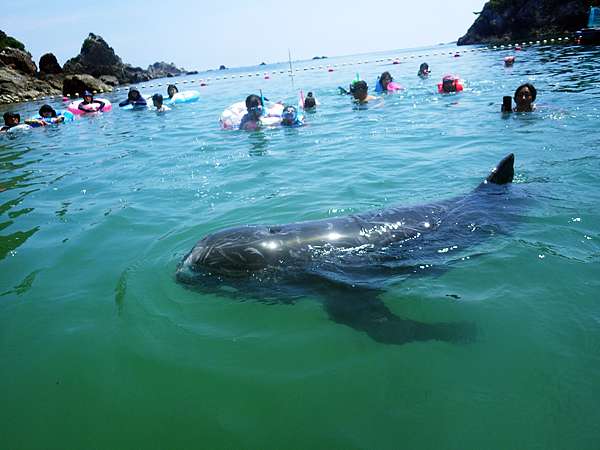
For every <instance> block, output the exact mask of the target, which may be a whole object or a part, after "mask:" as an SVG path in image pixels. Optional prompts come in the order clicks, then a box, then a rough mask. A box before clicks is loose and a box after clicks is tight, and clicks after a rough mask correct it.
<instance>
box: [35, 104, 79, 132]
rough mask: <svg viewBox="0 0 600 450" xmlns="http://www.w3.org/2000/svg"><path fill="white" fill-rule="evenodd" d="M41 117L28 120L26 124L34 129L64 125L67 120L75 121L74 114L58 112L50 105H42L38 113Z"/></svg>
mask: <svg viewBox="0 0 600 450" xmlns="http://www.w3.org/2000/svg"><path fill="white" fill-rule="evenodd" d="M38 114H39V116H38V117H33V118H31V119H27V120H26V121H25V123H26V124H27V125H31V126H32V127H45V126H46V125H50V124H54V123H63V122H65V121H66V120H73V114H72V113H70V112H64V111H60V112H57V111H56V110H55V109H54V108H53V107H52V106H50V105H42V107H41V108H40V110H39V111H38Z"/></svg>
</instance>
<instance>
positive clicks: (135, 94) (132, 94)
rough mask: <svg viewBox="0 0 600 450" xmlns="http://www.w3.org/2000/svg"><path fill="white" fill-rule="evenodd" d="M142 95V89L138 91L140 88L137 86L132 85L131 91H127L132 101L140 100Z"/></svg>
mask: <svg viewBox="0 0 600 450" xmlns="http://www.w3.org/2000/svg"><path fill="white" fill-rule="evenodd" d="M140 97H141V95H140V91H138V88H136V87H135V86H131V87H130V88H129V92H128V93H127V98H128V99H129V100H131V101H136V100H139V98H140Z"/></svg>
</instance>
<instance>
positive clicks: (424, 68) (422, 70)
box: [417, 62, 431, 78]
mask: <svg viewBox="0 0 600 450" xmlns="http://www.w3.org/2000/svg"><path fill="white" fill-rule="evenodd" d="M430 73H431V71H430V70H429V64H427V63H426V62H424V63H422V64H421V65H420V66H419V72H418V73H417V75H418V76H419V77H421V78H427V77H428V76H429V74H430Z"/></svg>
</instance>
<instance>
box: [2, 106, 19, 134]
mask: <svg viewBox="0 0 600 450" xmlns="http://www.w3.org/2000/svg"><path fill="white" fill-rule="evenodd" d="M2 117H3V118H4V126H2V128H0V133H4V132H6V131H8V130H10V129H11V128H12V127H16V126H17V125H19V124H20V123H21V115H20V114H19V113H12V112H10V111H7V112H5V113H4V115H3V116H2Z"/></svg>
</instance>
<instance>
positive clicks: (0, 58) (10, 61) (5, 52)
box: [0, 31, 62, 103]
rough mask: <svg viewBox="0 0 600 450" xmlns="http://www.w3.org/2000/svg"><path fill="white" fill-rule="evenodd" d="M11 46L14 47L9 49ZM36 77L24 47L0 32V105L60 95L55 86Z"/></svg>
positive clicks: (30, 59)
mask: <svg viewBox="0 0 600 450" xmlns="http://www.w3.org/2000/svg"><path fill="white" fill-rule="evenodd" d="M13 45H14V46H15V47H11V46H13ZM36 75H37V67H36V65H35V63H34V62H33V59H32V58H31V55H30V54H29V53H28V52H27V51H25V46H23V44H22V43H20V42H19V41H17V40H16V39H15V38H13V37H10V36H7V35H6V34H5V33H3V32H2V31H0V103H13V102H19V101H26V100H33V99H35V98H39V97H44V96H48V95H58V94H60V89H57V85H56V84H52V83H48V82H47V81H45V80H41V79H38V78H37V77H36ZM61 83H62V81H61Z"/></svg>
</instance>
